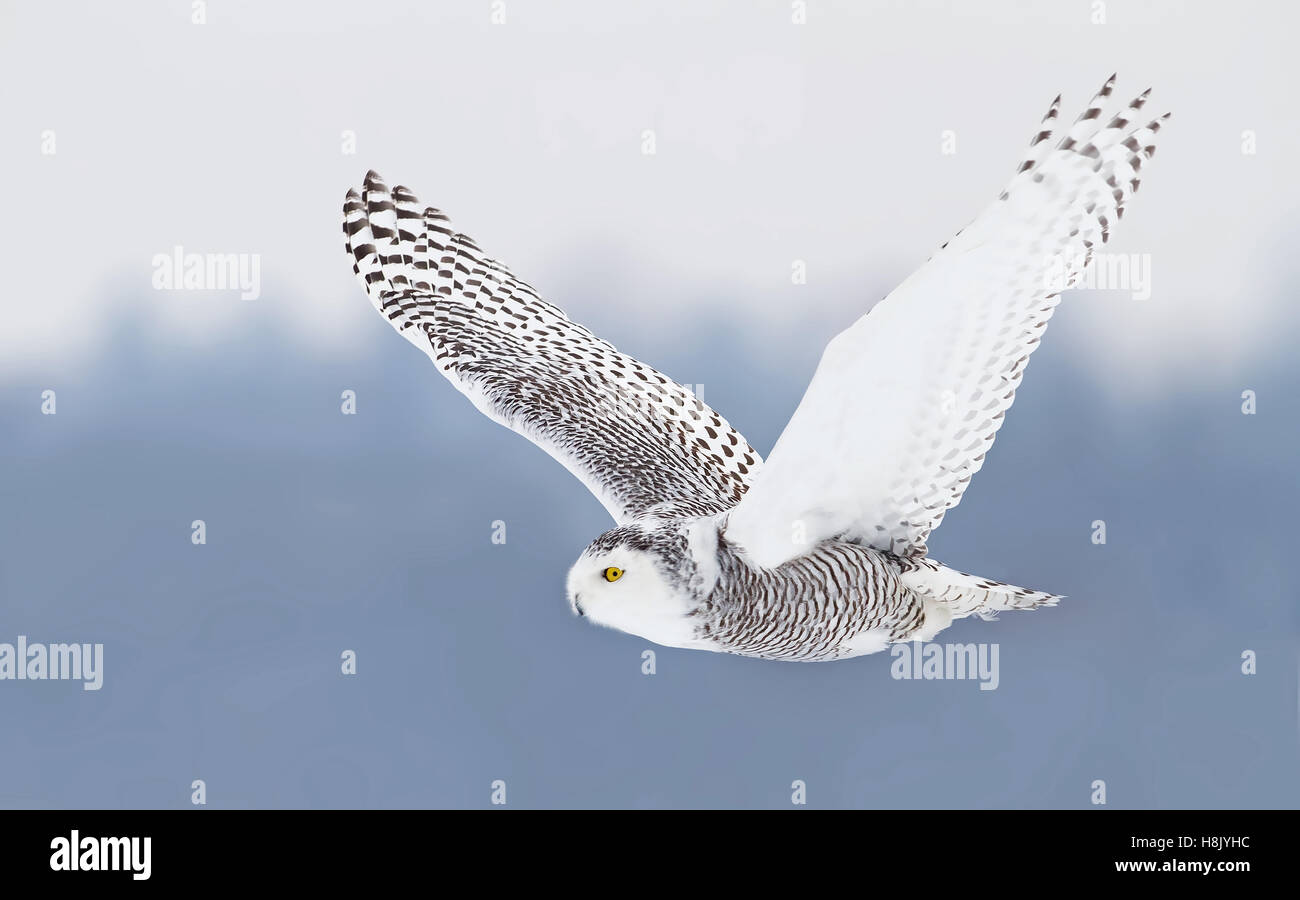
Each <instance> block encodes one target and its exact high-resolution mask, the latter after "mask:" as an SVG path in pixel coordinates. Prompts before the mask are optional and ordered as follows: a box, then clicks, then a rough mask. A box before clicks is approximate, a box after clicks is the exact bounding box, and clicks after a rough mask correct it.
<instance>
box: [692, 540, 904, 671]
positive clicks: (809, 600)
mask: <svg viewBox="0 0 1300 900" xmlns="http://www.w3.org/2000/svg"><path fill="white" fill-rule="evenodd" d="M718 565H719V573H718V580H717V583H716V584H715V586H714V589H713V591H712V592H711V593H710V594H709V596H708V597H706V598H705V599H704V600H703V601H702V603H701V605H700V607H699V609H697V611H696V613H695V615H694V619H695V621H696V628H697V633H698V634H699V635H700V637H701V638H702V639H704V640H707V641H708V642H710V643H711V644H712V645H713V649H716V650H720V651H722V652H726V653H737V654H740V655H743V656H756V657H761V658H764V659H783V660H805V661H809V662H813V661H821V660H833V659H845V658H847V657H851V656H861V655H863V654H866V653H875V652H877V651H879V650H882V649H884V647H885V646H886V645H887V644H888V643H889V642H890V641H894V640H901V639H902V638H904V637H905V636H906V635H907V634H908V633H910V632H912V631H914V630H915V629H916V628H917V627H918V626H919V625H920V624H921V622H922V620H923V613H922V609H923V604H922V600H921V598H920V597H918V596H917V595H916V594H915V593H913V592H912V591H911V590H909V589H908V588H907V586H906V585H904V584H903V583H902V581H901V580H900V579H899V573H900V569H899V566H898V562H897V560H894V559H893V558H892V557H891V556H890V555H889V554H886V553H881V552H879V551H877V550H873V549H871V548H868V547H862V546H860V545H857V544H850V543H845V542H842V541H827V542H825V543H822V544H819V545H817V546H816V547H814V548H813V549H812V550H811V551H810V552H809V553H807V554H805V555H803V556H799V557H796V558H794V559H791V560H789V561H788V562H786V563H784V564H782V565H781V566H779V567H778V568H775V569H762V568H758V567H755V566H753V565H751V564H750V563H748V562H747V561H746V560H745V559H744V557H743V556H742V555H741V552H740V551H738V550H737V549H736V548H733V547H729V546H725V545H724V546H720V547H719V551H718Z"/></svg>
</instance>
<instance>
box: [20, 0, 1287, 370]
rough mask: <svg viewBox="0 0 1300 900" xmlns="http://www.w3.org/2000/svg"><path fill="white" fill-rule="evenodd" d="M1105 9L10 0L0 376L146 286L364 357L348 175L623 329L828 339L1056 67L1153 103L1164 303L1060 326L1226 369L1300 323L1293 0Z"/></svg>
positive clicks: (928, 233)
mask: <svg viewBox="0 0 1300 900" xmlns="http://www.w3.org/2000/svg"><path fill="white" fill-rule="evenodd" d="M1097 5H1099V4H1089V3H1085V2H1077V3H1059V4H1034V5H1033V9H1034V12H1033V18H1032V20H1030V21H1024V20H1023V17H1022V8H1023V7H1024V4H1019V3H982V4H978V5H974V6H971V7H967V6H963V5H960V4H952V5H949V4H941V3H932V4H895V3H888V4H856V3H854V4H850V3H827V2H817V0H813V2H811V3H809V4H808V7H807V10H808V12H807V24H804V25H796V24H793V23H792V21H791V18H792V7H791V4H790V3H786V2H773V3H766V4H754V3H745V2H735V3H726V2H722V3H717V2H712V3H668V4H664V3H620V4H618V5H617V8H616V9H615V7H613V6H611V5H609V4H602V3H595V2H565V3H561V2H527V3H525V2H521V0H506V2H505V3H504V4H503V5H497V4H493V3H491V2H488V0H474V2H451V3H436V4H428V3H419V4H417V3H368V4H365V5H364V6H362V7H358V6H356V5H353V4H342V3H316V2H313V3H298V4H260V3H252V2H233V0H229V2H227V0H214V2H210V3H208V4H207V6H206V18H207V23H206V24H204V25H195V24H193V23H192V22H191V17H192V15H193V8H192V5H191V3H189V2H158V3H151V4H139V5H129V6H124V5H116V6H109V5H105V4H97V3H80V4H77V3H74V4H70V5H65V4H59V5H52V4H41V3H12V2H11V3H5V4H4V12H3V14H2V17H0V27H2V31H0V73H2V76H3V78H4V80H5V82H6V83H7V84H8V85H9V90H8V91H7V103H6V114H5V116H4V117H0V135H2V136H3V141H2V147H0V152H2V153H3V163H4V165H5V171H7V172H8V173H10V177H9V181H8V189H9V191H10V197H9V209H10V214H9V215H7V216H5V217H4V218H3V224H0V232H3V233H2V234H0V238H2V239H3V242H4V246H5V247H6V248H7V250H8V256H9V259H10V261H11V263H10V265H9V267H8V276H9V285H8V290H6V291H5V294H4V298H3V300H2V301H0V303H2V304H3V306H2V307H0V325H2V327H0V377H3V376H4V373H6V372H9V373H13V372H21V371H31V370H38V371H42V370H49V369H58V370H65V369H66V368H68V367H74V366H76V365H77V364H78V363H79V361H85V360H86V359H87V358H88V354H93V352H94V351H95V347H96V345H97V344H98V343H99V340H98V338H99V336H100V335H102V333H103V331H104V329H105V328H106V327H109V325H111V323H112V322H113V320H114V319H115V317H119V316H121V314H122V312H123V309H124V308H127V307H131V306H134V307H136V308H139V309H143V310H145V311H146V315H145V316H144V317H143V318H144V319H145V320H146V321H152V322H154V323H156V324H155V327H156V335H153V336H151V339H156V340H158V341H160V342H167V343H169V344H177V345H179V346H188V345H189V344H190V343H194V342H197V343H200V344H201V343H204V342H214V341H220V340H223V339H225V338H226V337H228V336H229V335H231V334H232V333H234V330H236V329H238V328H240V327H253V328H258V329H261V328H266V329H275V330H278V331H283V332H284V334H285V336H286V338H288V339H292V340H298V341H301V342H302V343H303V344H304V345H305V346H307V347H309V348H312V349H316V350H319V351H320V352H321V353H327V354H330V355H337V354H341V353H342V354H346V353H350V352H355V348H356V344H357V342H358V340H361V338H359V337H358V336H357V322H358V321H360V319H359V317H360V316H363V315H365V314H368V313H369V311H368V307H367V306H366V303H365V300H364V297H363V296H362V294H361V293H360V291H359V289H358V288H357V287H356V285H355V284H354V283H353V282H352V281H351V279H350V272H349V268H348V264H347V262H346V260H345V257H344V255H343V251H342V242H341V237H340V231H339V208H340V205H341V199H342V196H343V194H344V192H345V191H346V189H347V188H348V187H349V186H350V185H352V184H354V183H356V182H358V181H359V179H360V178H361V176H362V175H363V174H364V172H365V171H366V170H367V169H369V168H376V169H378V170H379V171H380V172H381V173H383V174H384V175H385V176H386V178H388V179H389V181H390V182H392V183H404V184H407V185H409V186H410V187H411V188H413V189H414V190H415V191H416V193H417V194H419V196H420V198H421V200H422V201H424V202H426V203H429V204H432V205H436V206H439V207H442V208H444V209H446V210H447V211H448V212H449V213H450V214H451V215H452V217H453V220H454V221H455V222H456V224H457V225H458V226H459V227H461V228H462V229H463V230H465V231H466V232H467V233H469V234H471V235H473V236H475V237H476V239H477V240H478V241H479V243H480V244H481V245H482V246H483V247H484V248H485V249H486V250H487V251H488V252H489V253H490V254H492V255H494V256H497V257H499V258H501V259H504V260H505V261H506V262H508V263H509V264H510V265H511V266H512V267H513V268H514V269H515V270H516V271H517V272H518V273H519V274H520V275H521V276H522V277H524V278H525V279H526V280H528V281H530V282H531V283H533V284H535V285H536V286H537V287H538V288H539V289H540V290H541V291H542V292H543V294H544V295H546V296H547V297H548V298H549V299H552V300H553V301H554V302H556V303H558V304H559V305H561V306H562V307H563V308H565V309H566V310H567V311H568V312H569V313H570V314H571V315H572V316H573V317H574V318H576V319H579V320H584V319H585V320H592V319H595V320H596V321H598V322H599V323H600V324H601V325H602V326H603V327H605V330H606V332H607V333H606V335H605V336H607V337H609V338H610V339H611V340H613V341H614V342H615V343H616V344H620V343H622V344H626V343H627V337H626V336H627V335H628V334H636V335H638V342H637V344H636V346H637V347H638V348H640V347H646V346H649V347H653V346H654V344H655V343H656V342H659V341H671V340H672V336H673V335H674V333H677V332H679V331H680V329H683V328H689V327H691V324H692V321H693V316H694V315H695V314H697V313H698V312H699V311H701V310H709V309H712V310H713V311H716V312H717V313H718V314H720V315H724V316H726V317H727V318H728V319H729V320H730V321H733V322H735V323H736V327H738V328H740V327H742V326H749V327H752V328H753V329H754V330H755V331H756V332H757V333H759V334H769V335H771V336H773V337H779V335H780V334H781V333H782V332H783V331H785V330H786V329H789V328H791V327H795V326H798V327H813V328H822V329H824V330H825V331H826V334H827V337H829V336H830V335H831V334H833V333H834V332H835V331H836V330H837V329H838V328H840V327H843V326H844V325H847V324H848V323H849V322H851V321H852V320H853V319H854V318H856V317H857V316H858V315H860V314H861V313H862V312H865V311H866V310H867V309H869V308H870V306H871V305H872V304H873V303H874V302H875V301H877V300H878V299H879V298H880V297H881V296H883V295H884V294H885V293H886V292H887V291H888V290H889V289H890V288H892V287H893V286H894V285H895V284H897V283H898V282H899V281H901V280H902V279H903V278H904V277H905V276H906V275H907V274H908V273H909V272H910V271H911V270H912V269H914V268H915V267H916V266H917V265H919V264H920V263H921V262H922V261H923V260H924V259H925V258H926V257H927V256H928V255H929V254H930V253H931V252H932V251H933V250H934V248H935V247H937V246H938V245H939V244H940V243H942V242H943V241H945V240H946V239H947V238H948V237H950V236H951V235H952V233H953V232H954V231H956V230H957V229H958V228H959V227H961V226H962V225H964V224H965V223H966V222H967V221H969V220H970V219H971V218H973V217H974V216H975V215H976V214H977V213H978V211H979V210H980V208H981V207H982V205H983V204H984V203H985V202H987V201H988V200H990V199H992V198H993V197H994V196H996V194H997V192H998V191H999V190H1000V189H1001V187H1002V185H1003V183H1004V181H1005V180H1006V179H1007V178H1008V177H1009V176H1010V174H1011V173H1012V172H1013V170H1014V168H1015V165H1016V164H1017V162H1018V161H1019V159H1020V154H1021V152H1022V150H1023V149H1024V147H1025V145H1026V143H1027V142H1028V139H1029V138H1030V136H1031V135H1032V134H1033V133H1034V130H1035V126H1036V125H1037V122H1038V119H1039V117H1040V116H1041V115H1042V113H1043V111H1044V110H1045V109H1046V106H1047V104H1048V102H1049V101H1050V100H1051V98H1052V97H1053V96H1054V95H1055V94H1056V93H1058V92H1063V93H1064V94H1065V101H1064V109H1063V115H1065V116H1068V117H1072V116H1073V115H1075V114H1076V113H1077V112H1078V111H1079V110H1080V109H1082V107H1083V105H1084V104H1085V103H1086V101H1087V99H1088V97H1089V96H1090V95H1091V93H1092V91H1093V90H1094V89H1095V88H1096V87H1097V86H1098V85H1099V84H1100V83H1101V81H1102V80H1103V79H1104V78H1105V77H1106V76H1107V75H1109V74H1110V73H1111V72H1112V71H1116V70H1117V71H1118V72H1119V76H1120V77H1119V83H1118V88H1117V93H1118V94H1120V95H1123V97H1124V98H1125V99H1127V98H1128V97H1130V96H1132V95H1135V94H1136V93H1138V92H1140V91H1141V90H1142V89H1143V88H1145V87H1147V86H1148V85H1153V86H1154V87H1155V91H1154V94H1153V97H1152V100H1151V103H1150V105H1149V107H1148V109H1150V110H1152V111H1153V112H1156V113H1159V112H1162V111H1164V110H1166V109H1168V110H1172V111H1173V112H1174V119H1173V122H1172V123H1171V126H1170V130H1169V131H1168V132H1167V133H1166V134H1165V135H1164V136H1163V137H1162V142H1161V149H1160V153H1159V155H1158V157H1157V159H1156V160H1154V161H1153V163H1152V164H1151V165H1150V166H1149V167H1148V169H1147V171H1146V173H1145V175H1146V177H1145V178H1144V180H1143V188H1142V191H1141V193H1140V194H1139V195H1138V197H1137V198H1136V199H1135V201H1134V202H1133V204H1132V205H1131V207H1130V209H1129V210H1128V214H1127V215H1126V217H1125V219H1124V222H1123V223H1122V228H1120V229H1119V230H1118V232H1117V237H1116V239H1115V240H1113V241H1112V243H1111V245H1110V246H1111V248H1112V249H1113V250H1114V252H1118V253H1137V254H1149V255H1150V256H1149V259H1150V265H1151V274H1152V285H1151V287H1152V296H1151V298H1150V299H1148V300H1146V301H1141V302H1138V301H1133V300H1131V299H1128V298H1127V297H1126V296H1124V295H1119V294H1096V295H1079V296H1076V297H1075V298H1074V300H1073V301H1070V300H1069V299H1068V298H1067V303H1066V305H1065V308H1064V309H1063V312H1062V313H1060V314H1058V318H1057V320H1056V322H1055V323H1054V325H1053V328H1052V330H1051V334H1052V337H1050V338H1048V340H1047V342H1046V346H1049V347H1055V350H1054V351H1053V352H1061V353H1072V354H1077V355H1078V356H1079V358H1080V360H1081V365H1082V366H1083V367H1084V368H1085V369H1087V370H1088V371H1089V372H1090V374H1092V375H1093V376H1095V377H1096V378H1097V379H1098V381H1099V382H1101V383H1103V384H1107V385H1109V386H1111V387H1118V388H1123V389H1133V388H1135V387H1142V386H1145V387H1148V388H1152V389H1156V390H1168V389H1173V388H1176V387H1178V386H1184V385H1188V384H1194V383H1197V382H1198V381H1200V380H1202V379H1205V380H1207V381H1208V380H1216V381H1218V380H1221V379H1223V378H1224V377H1225V375H1226V374H1227V373H1230V372H1235V371H1242V372H1243V376H1244V375H1246V374H1248V373H1249V369H1250V365H1251V361H1252V360H1253V359H1255V358H1257V357H1259V356H1261V355H1267V354H1271V353H1276V352H1280V351H1281V350H1284V349H1285V348H1286V347H1288V346H1289V345H1290V343H1291V342H1292V339H1293V336H1294V332H1295V325H1296V316H1295V315H1294V313H1293V312H1292V308H1293V305H1294V304H1293V303H1292V302H1291V300H1290V295H1291V292H1292V289H1291V282H1292V275H1293V272H1294V270H1295V268H1296V266H1295V264H1294V262H1293V259H1294V253H1293V252H1292V250H1291V248H1290V246H1288V245H1289V243H1290V241H1291V240H1292V239H1293V235H1294V234H1295V232H1296V230H1297V229H1296V226H1297V224H1298V219H1300V216H1298V215H1297V212H1296V210H1297V208H1298V204H1297V200H1300V184H1298V183H1297V179H1296V178H1295V177H1294V175H1293V168H1294V163H1293V162H1292V161H1293V160H1294V159H1296V158H1298V157H1300V138H1298V135H1297V127H1296V123H1295V117H1294V102H1293V99H1292V98H1291V96H1290V91H1291V90H1292V89H1293V87H1294V85H1295V84H1296V83H1297V80H1298V79H1297V75H1300V71H1297V70H1298V69H1300V65H1298V64H1297V62H1296V60H1295V55H1294V53H1293V52H1291V50H1290V49H1289V47H1288V42H1289V40H1290V38H1289V35H1290V33H1291V31H1292V29H1291V26H1292V25H1293V24H1295V14H1294V13H1293V12H1291V11H1290V9H1289V8H1287V7H1283V6H1282V5H1281V4H1271V5H1266V4H1243V5H1236V6H1233V7H1231V8H1229V7H1226V6H1223V5H1222V4H1217V3H1166V4H1153V3H1146V4H1128V3H1117V2H1113V3H1109V4H1106V8H1105V17H1106V22H1105V24H1093V23H1092V22H1091V17H1092V16H1093V15H1094V14H1095V12H1096V10H1095V6H1097ZM69 10H71V11H69ZM502 10H503V11H504V13H505V19H506V21H505V23H504V24H499V25H494V24H492V16H493V14H494V12H496V13H499V12H501V11H502ZM1278 16H1285V17H1286V19H1285V20H1280V19H1278ZM1152 22H1158V23H1159V24H1151V23H1152ZM647 130H652V131H653V132H654V135H655V150H656V152H655V154H654V155H646V154H644V153H642V143H643V133H644V132H645V131H647ZM1246 130H1251V131H1254V132H1255V135H1256V137H1255V140H1256V142H1257V152H1256V153H1255V154H1254V155H1248V154H1244V153H1243V152H1242V143H1243V132H1244V131H1246ZM46 131H53V132H54V139H55V147H56V152H55V153H54V154H52V155H45V154H43V153H42V143H43V139H44V138H43V133H44V132H46ZM344 131H352V132H355V135H356V152H355V154H353V155H348V154H345V153H344V152H342V146H343V137H342V135H343V132H344ZM945 131H951V132H953V133H954V134H955V140H956V153H954V154H951V155H945V154H944V153H942V152H941V147H942V141H943V133H944V132H945ZM177 245H181V246H183V247H185V249H186V250H187V251H193V252H205V253H207V252H211V253H256V254H260V256H261V275H262V280H263V284H262V295H261V297H260V298H259V299H258V300H256V301H250V302H247V303H246V302H242V301H240V300H239V299H238V297H237V295H236V294H234V293H222V294H206V293H204V294H187V293H184V292H177V293H171V292H156V291H154V290H153V289H152V288H151V286H150V276H151V274H152V269H151V260H152V258H153V257H154V255H155V254H158V253H169V252H171V250H172V248H173V247H175V246H177ZM794 260H804V261H805V262H806V265H807V271H808V283H807V284H806V285H802V286H796V285H792V284H791V283H790V274H791V265H792V263H793V261H794ZM611 307H614V308H616V309H617V315H616V316H614V317H610V316H609V315H608V310H609V309H610V308H611ZM1064 310H1069V311H1068V312H1067V311H1064ZM611 322H612V323H613V330H614V331H615V333H608V332H609V330H610V328H609V323H611ZM1062 322H1064V323H1065V324H1061V323H1062ZM809 323H813V324H811V325H810V324H809ZM370 334H373V333H372V332H367V335H370ZM366 339H368V337H367V338H366ZM773 346H774V347H779V345H773ZM774 352H779V351H777V350H774ZM647 361H648V362H651V363H652V364H653V362H654V360H653V359H649V360H647ZM688 374H689V373H688Z"/></svg>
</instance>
